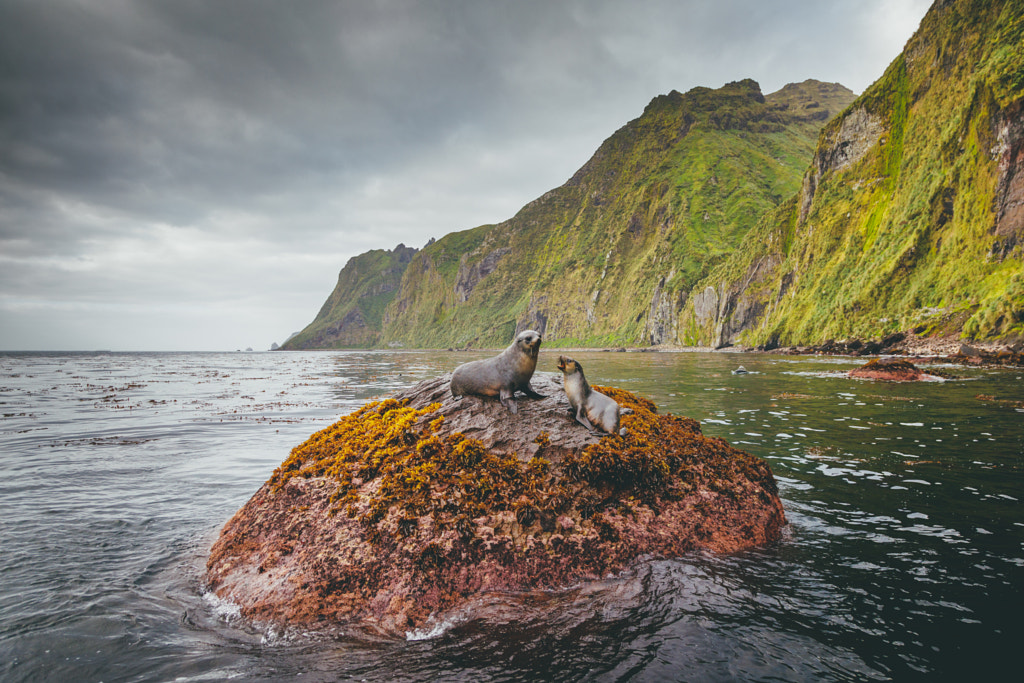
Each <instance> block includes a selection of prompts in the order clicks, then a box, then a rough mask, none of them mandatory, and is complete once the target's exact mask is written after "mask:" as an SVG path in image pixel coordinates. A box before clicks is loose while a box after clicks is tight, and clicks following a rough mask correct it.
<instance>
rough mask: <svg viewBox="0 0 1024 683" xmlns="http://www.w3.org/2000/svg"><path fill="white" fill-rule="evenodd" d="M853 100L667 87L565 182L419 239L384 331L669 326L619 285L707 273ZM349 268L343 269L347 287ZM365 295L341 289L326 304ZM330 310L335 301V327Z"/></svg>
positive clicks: (426, 340) (650, 291) (746, 87)
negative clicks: (486, 218) (510, 210)
mask: <svg viewBox="0 0 1024 683" xmlns="http://www.w3.org/2000/svg"><path fill="white" fill-rule="evenodd" d="M852 99H853V93H851V92H850V91H849V90H848V89H846V88H844V87H843V86H841V85H839V84H829V83H822V82H818V81H812V80H808V81H805V82H803V83H799V84H790V85H788V86H787V87H786V88H784V89H782V90H780V91H779V92H778V93H772V94H770V95H768V96H764V95H762V93H761V91H760V87H759V86H758V85H757V83H756V82H754V81H752V80H749V79H747V80H743V81H737V82H734V83H729V84H726V85H725V86H723V87H722V88H719V89H710V88H694V89H692V90H690V91H689V92H687V93H686V94H682V93H679V92H677V91H672V92H670V93H669V94H667V95H660V96H658V97H655V98H654V99H652V100H651V102H650V103H649V104H648V105H647V107H646V108H645V109H644V112H643V113H642V114H641V115H640V116H639V117H637V118H636V119H634V120H632V121H630V122H628V123H627V124H625V125H624V126H622V127H621V128H619V130H617V131H616V132H615V133H613V134H612V135H611V136H610V137H609V138H608V139H607V140H605V142H604V143H602V145H601V146H600V147H599V148H598V150H597V151H596V152H595V153H594V155H593V156H592V157H591V158H590V159H589V160H588V161H587V162H586V163H585V164H584V165H583V166H582V167H581V168H580V169H579V170H578V171H577V172H576V173H575V174H573V176H572V177H571V178H570V179H569V180H568V181H567V182H566V183H565V184H563V185H562V186H560V187H558V188H555V189H553V190H551V191H549V192H547V193H545V194H544V195H542V196H540V197H538V198H537V199H535V200H533V201H532V202H530V203H528V204H526V205H525V206H524V207H523V208H522V209H521V210H520V211H519V212H517V213H516V215H515V216H513V217H512V218H510V219H508V220H506V221H503V222H501V223H497V224H489V225H483V226H479V227H477V228H472V229H469V230H463V231H458V232H454V233H449V234H448V235H445V236H444V237H442V238H441V239H439V240H437V241H436V242H434V243H431V244H429V245H427V246H426V247H425V248H424V249H423V250H420V251H419V252H416V253H415V254H413V255H412V258H411V260H410V262H409V265H408V267H407V268H406V270H405V272H404V273H403V274H402V277H401V283H400V285H399V287H398V292H397V294H396V295H395V297H394V299H393V300H392V301H391V303H390V304H389V305H388V306H387V307H386V310H385V312H384V314H383V316H382V318H381V326H380V330H379V337H378V338H375V339H374V340H373V342H372V343H373V344H374V345H384V344H387V345H392V346H397V345H402V346H427V347H430V346H433V347H449V346H458V347H464V346H480V345H502V344H504V342H505V341H506V340H507V338H509V337H510V336H511V335H513V334H514V332H515V331H516V330H517V329H524V328H525V327H533V328H537V329H539V330H540V331H542V332H547V334H546V336H547V338H548V339H555V338H562V339H563V340H564V343H566V344H573V343H580V342H582V343H583V345H593V344H595V343H596V344H600V343H606V342H607V343H636V342H638V341H639V340H641V339H643V338H645V337H646V336H648V335H651V334H653V335H654V337H655V338H656V341H658V342H660V341H663V338H664V337H667V336H668V334H669V331H667V330H665V329H662V328H661V327H659V326H658V324H657V323H654V324H653V325H648V323H647V321H646V320H645V319H643V313H644V311H646V310H647V309H648V308H650V307H649V306H648V305H646V304H645V305H643V306H640V307H637V305H636V302H635V301H634V300H633V297H629V298H628V299H627V298H625V297H623V296H622V295H620V294H619V293H616V291H614V290H619V291H620V292H623V293H624V292H625V291H626V290H627V289H632V290H636V289H637V288H639V289H640V290H643V291H644V292H645V296H646V297H647V299H648V300H651V297H652V296H661V294H660V290H659V293H658V294H657V295H656V294H655V290H656V289H657V288H658V287H659V284H658V282H659V280H658V279H657V278H654V277H653V276H652V275H651V274H650V273H647V272H646V271H645V270H644V268H643V263H644V261H645V260H647V261H650V260H652V259H655V260H658V261H659V262H660V265H661V266H663V267H662V270H663V271H664V272H662V273H661V275H660V276H659V277H660V278H662V279H664V278H665V277H667V278H674V281H678V282H682V283H687V284H692V283H693V282H695V281H696V280H697V279H698V278H699V277H701V276H703V275H705V274H706V273H707V272H708V269H709V267H710V265H712V264H713V263H714V262H715V261H717V260H721V259H722V258H724V256H725V255H727V254H728V253H730V251H731V250H732V249H733V248H735V245H736V243H737V242H738V240H739V238H740V237H741V236H742V234H743V233H744V232H745V231H746V230H747V229H749V227H750V226H751V225H752V224H753V221H754V219H755V218H756V217H757V216H758V215H760V214H761V213H763V211H764V210H765V209H766V208H769V207H771V206H774V205H775V204H777V203H778V202H779V201H782V199H783V198H784V197H786V196H787V195H789V194H791V193H792V192H793V191H795V190H796V189H797V187H798V185H799V180H800V174H801V172H802V169H803V167H804V166H805V164H806V159H807V158H809V156H810V152H811V150H812V149H813V143H814V139H815V134H816V133H817V130H818V129H819V128H820V126H821V125H822V123H823V122H824V121H825V120H826V119H827V118H828V117H829V115H830V114H832V113H835V112H836V111H838V110H839V109H841V108H842V107H843V106H845V104H846V103H848V102H849V101H851V100H852ZM676 257H678V261H679V267H678V268H677V267H675V266H674V265H672V262H673V261H675V260H677V259H676ZM357 258H358V257H357ZM350 263H351V262H350ZM666 264H668V265H666ZM346 268H349V266H346ZM343 272H344V271H343ZM348 279H349V278H343V277H341V276H339V286H341V285H342V281H343V280H345V281H348ZM609 288H612V290H613V291H610V290H609ZM352 294H357V293H356V292H353V293H352ZM350 298H352V296H346V295H343V294H342V293H341V292H340V291H339V289H338V288H336V290H335V292H334V293H332V295H331V297H330V298H329V299H328V303H325V309H326V308H329V304H330V303H331V302H332V301H334V302H335V304H337V303H339V302H341V301H345V300H347V299H350ZM588 299H589V300H590V301H589V303H587V300H588ZM655 308H656V307H655ZM638 314H641V315H640V318H641V319H639V320H638V319H637V315H638ZM326 317H327V318H330V317H331V316H330V315H327V316H326ZM333 317H334V318H338V317H340V316H339V315H338V313H337V312H336V313H335V314H333ZM324 319H326V318H325V310H322V311H321V314H320V315H318V318H317V320H318V321H321V322H319V323H318V322H317V321H314V324H316V325H319V329H321V330H323V329H324V328H323V323H322V320H324ZM630 319H632V321H633V322H632V324H627V321H628V320H630ZM549 326H550V327H549ZM646 327H650V328H651V329H650V330H649V331H645V328H646ZM304 334H305V331H304ZM311 338H312V337H311V336H310V335H306V337H305V339H311ZM368 338H369V336H366V337H363V338H360V340H354V339H353V338H352V337H351V336H345V335H340V334H339V335H336V336H335V339H334V341H333V342H332V341H330V340H328V339H326V338H324V337H321V338H320V339H319V342H318V343H319V345H320V346H331V345H335V346H337V345H342V346H344V345H366V344H365V340H366V339H368ZM300 341H301V340H300ZM353 341H356V342H357V343H355V344H353V343H352V342H353ZM325 342H326V343H325ZM288 348H300V346H297V345H291V346H288Z"/></svg>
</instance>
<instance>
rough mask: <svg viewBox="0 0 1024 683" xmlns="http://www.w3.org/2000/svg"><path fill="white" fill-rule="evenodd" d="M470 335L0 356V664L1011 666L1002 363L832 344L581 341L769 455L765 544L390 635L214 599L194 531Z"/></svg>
mask: <svg viewBox="0 0 1024 683" xmlns="http://www.w3.org/2000/svg"><path fill="white" fill-rule="evenodd" d="M486 355H488V354H486V353H449V352H329V353H328V352H323V353H275V354H268V353H262V354H259V353H257V354H6V355H3V354H0V416H2V421H0V462H2V466H3V473H4V477H3V478H2V480H0V514H2V515H3V520H4V523H3V526H2V530H0V547H2V549H3V553H2V556H3V562H2V563H0V586H3V588H2V589H0V678H2V679H3V680H5V681H37V680H53V681H64V680H105V681H115V680H125V681H127V680H170V679H179V680H221V679H226V678H233V677H237V678H241V679H243V680H279V679H281V680H283V679H289V680H296V679H297V678H296V677H297V676H299V675H300V674H301V675H302V678H301V679H297V680H338V679H343V678H346V677H349V676H351V677H355V678H358V679H367V680H437V679H446V680H474V681H478V680H484V681H486V680H535V679H545V680H588V679H589V680H645V681H646V680H680V679H683V680H764V679H775V680H812V681H818V680H873V679H878V680H886V679H897V680H906V679H908V678H915V677H920V678H921V679H922V680H930V679H933V678H934V677H936V676H942V677H956V676H958V675H975V676H976V675H977V673H979V672H982V673H984V672H985V671H987V670H991V671H997V670H999V669H1000V668H1006V666H1007V665H1009V664H1010V663H1011V662H1014V659H1013V655H1014V646H1015V645H1016V644H1017V643H1018V642H1019V641H1020V639H1021V637H1022V636H1024V629H1022V628H1021V627H1020V626H1019V625H1018V623H1019V619H1018V618H1017V615H1018V614H1019V613H1020V611H1021V609H1022V608H1024V600H1022V595H1021V586H1022V585H1024V581H1022V579H1024V508H1022V506H1021V501H1020V498H1021V496H1022V495H1024V487H1022V484H1024V474H1022V471H1021V470H1022V466H1024V430H1022V428H1021V425H1022V424H1024V419H1022V418H1024V408H1022V407H1021V406H1022V405H1024V404H1022V403H1021V402H1022V401H1024V381H1022V379H1021V375H1022V374H1024V373H1022V372H1021V371H1019V370H1012V369H1009V370H1008V369H1000V370H987V369H975V368H972V369H964V368H953V367H950V368H944V369H945V370H946V371H947V372H950V373H952V374H954V375H958V378H957V379H954V380H951V381H948V382H944V383H927V384H887V383H881V382H871V381H860V380H850V379H847V378H846V377H845V371H846V370H848V369H850V368H852V367H854V366H855V365H856V363H855V362H854V361H850V360H847V359H831V360H830V359H818V358H792V357H773V356H737V355H733V354H633V353H629V354H625V353H595V352H574V353H573V354H572V355H573V356H574V357H575V358H577V360H579V361H580V362H581V364H582V365H583V366H584V368H585V370H586V373H587V377H588V379H589V380H590V381H591V383H593V384H610V385H615V386H620V387H622V388H625V389H629V390H631V391H636V392H639V393H641V394H643V395H645V396H648V397H650V398H651V399H653V400H654V401H655V402H656V403H657V404H658V406H659V407H660V409H662V410H665V411H668V412H673V413H676V414H682V415H688V416H690V417H694V418H696V419H698V420H700V421H701V423H702V428H703V429H704V431H705V433H707V434H709V435H712V436H720V437H723V438H725V439H727V440H728V441H730V442H731V443H733V444H735V445H737V446H738V447H740V448H743V449H745V450H747V451H749V452H751V453H754V454H756V455H758V456H760V457H763V458H766V459H767V460H768V461H769V462H770V463H771V466H772V470H773V471H774V472H775V475H776V478H777V480H778V481H779V485H780V492H781V495H782V497H783V503H784V506H785V508H786V514H787V518H788V520H789V522H790V524H789V526H788V527H787V530H786V534H785V537H784V539H783V541H782V542H781V543H780V544H779V545H777V546H775V547H772V548H768V549H763V550H759V551H754V552H748V553H741V554H737V555H732V556H712V555H707V554H703V553H695V554H693V555H689V556H686V557H683V558H679V559H668V560H665V559H662V560H654V559H652V560H651V561H649V562H647V563H644V564H641V565H639V566H638V567H636V569H635V570H634V571H631V572H628V573H627V574H625V575H623V576H619V577H609V578H608V579H606V580H604V581H600V582H595V583H590V584H585V585H580V586H576V587H573V588H571V589H568V590H565V591H560V592H554V593H539V594H528V595H497V596H494V595H491V596H483V597H482V598H481V599H480V600H479V601H477V602H475V603H473V604H472V605H470V606H468V607H467V608H466V609H463V610H461V611H459V612H458V613H454V614H450V615H443V616H441V617H439V620H438V623H437V624H436V626H437V628H436V629H434V630H433V632H432V633H429V634H420V635H421V636H422V635H430V636H431V637H426V638H422V639H417V640H410V641H406V642H392V641H379V640H377V639H374V638H372V637H369V636H368V635H367V634H359V633H354V632H347V631H341V632H338V631H324V632H320V633H301V632H300V633H295V632H290V631H284V632H278V631H273V630H270V629H268V628H266V627H260V626H259V625H250V624H245V623H242V622H241V621H240V620H238V619H237V617H236V616H233V615H232V610H231V606H230V605H224V604H218V603H217V602H216V601H212V600H208V599H204V597H203V593H202V590H201V588H202V587H201V585H200V576H201V568H202V563H203V561H204V556H205V553H206V552H207V550H208V547H209V544H210V543H211V542H212V540H213V538H214V537H215V535H216V533H217V531H218V530H219V528H220V527H221V526H222V525H223V523H224V522H225V521H226V520H227V519H228V518H229V517H230V515H231V514H232V513H233V512H234V511H235V510H236V509H237V508H238V507H240V506H241V505H242V504H243V503H244V502H245V500H246V499H247V498H248V497H249V496H251V495H252V493H253V492H254V491H255V490H256V488H258V486H259V485H260V484H261V483H262V482H263V481H264V480H265V479H266V478H267V477H268V476H269V475H270V473H271V472H272V470H273V469H274V467H276V466H277V465H278V464H279V463H280V462H281V461H282V460H283V459H284V458H285V457H286V456H287V454H288V452H289V450H290V449H291V448H292V447H293V446H294V445H296V444H298V443H300V442H301V441H302V440H304V439H305V438H306V437H307V436H308V435H309V434H310V433H312V432H313V431H315V430H316V429H319V428H321V427H323V426H326V425H327V424H329V423H330V422H332V421H333V420H334V419H336V418H337V416H339V415H340V414H343V413H346V412H349V411H351V410H353V409H355V408H356V407H357V406H359V405H361V404H362V403H363V402H365V401H367V400H369V399H372V398H379V397H382V396H385V395H388V394H390V393H392V392H394V391H396V390H398V389H400V388H404V387H407V386H410V385H412V384H414V383H416V382H417V381H419V380H421V379H426V378H430V377H434V376H436V375H438V374H441V373H443V372H447V371H450V370H451V369H453V368H454V367H455V366H456V365H458V364H459V363H462V362H465V361H467V360H471V359H475V358H480V357H485V356H486ZM556 358H557V353H556V352H551V351H547V352H542V355H541V362H540V365H539V366H538V370H539V371H543V372H551V373H554V372H556V368H555V367H554V362H555V359H556ZM740 364H742V365H743V366H744V367H745V368H746V369H747V370H749V371H750V372H749V373H747V374H733V372H732V371H733V370H735V369H736V368H737V366H739V365H740ZM989 667H991V669H989Z"/></svg>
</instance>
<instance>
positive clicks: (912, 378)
mask: <svg viewBox="0 0 1024 683" xmlns="http://www.w3.org/2000/svg"><path fill="white" fill-rule="evenodd" d="M849 376H850V377H855V378H858V379H879V380H884V381H886V382H920V381H922V380H936V379H939V377H937V376H934V375H929V374H926V373H924V372H922V371H921V369H920V368H919V367H917V366H916V365H914V364H913V363H911V362H910V361H907V360H903V359H901V358H872V359H871V360H869V361H868V362H867V363H865V364H864V365H862V366H860V367H859V368H854V369H853V370H850V372H849Z"/></svg>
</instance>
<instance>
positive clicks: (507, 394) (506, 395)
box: [498, 389, 519, 415]
mask: <svg viewBox="0 0 1024 683" xmlns="http://www.w3.org/2000/svg"><path fill="white" fill-rule="evenodd" d="M498 400H499V401H501V405H503V406H505V407H506V408H508V410H509V412H510V413H512V414H513V415H515V414H516V413H518V412H519V407H518V406H517V405H516V402H515V400H514V399H513V398H512V392H511V391H509V390H508V389H502V390H501V391H500V392H499V393H498Z"/></svg>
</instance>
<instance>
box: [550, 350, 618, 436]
mask: <svg viewBox="0 0 1024 683" xmlns="http://www.w3.org/2000/svg"><path fill="white" fill-rule="evenodd" d="M558 369H559V370H561V371H562V375H563V377H564V379H565V395H566V396H568V397H569V405H571V406H572V407H573V409H574V410H575V411H576V421H577V422H579V423H580V424H581V425H583V426H584V427H586V428H587V429H589V430H590V431H591V432H592V433H595V434H596V433H597V429H595V426H596V427H597V428H598V429H600V430H601V431H603V432H606V433H608V434H619V435H620V436H625V435H626V430H625V428H623V429H619V415H620V414H622V413H623V412H625V411H622V410H620V409H619V404H618V403H616V402H615V401H614V400H612V399H610V398H608V397H607V396H605V395H604V394H602V393H601V392H599V391H594V390H593V389H591V388H590V384H589V383H587V378H586V377H585V376H584V375H583V366H581V365H580V364H579V363H577V362H576V361H574V360H573V359H572V358H567V357H566V356H559V357H558Z"/></svg>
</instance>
